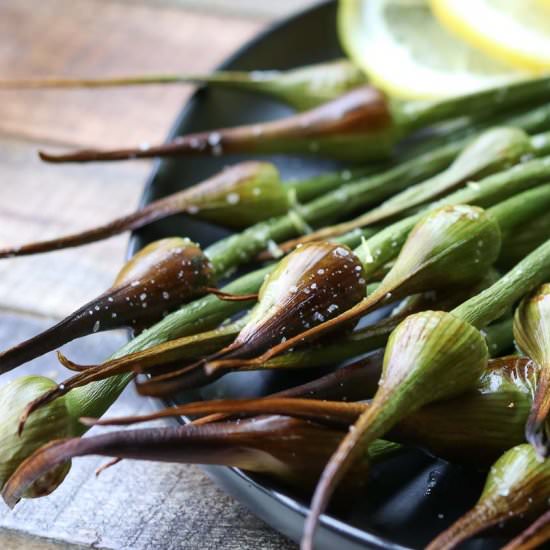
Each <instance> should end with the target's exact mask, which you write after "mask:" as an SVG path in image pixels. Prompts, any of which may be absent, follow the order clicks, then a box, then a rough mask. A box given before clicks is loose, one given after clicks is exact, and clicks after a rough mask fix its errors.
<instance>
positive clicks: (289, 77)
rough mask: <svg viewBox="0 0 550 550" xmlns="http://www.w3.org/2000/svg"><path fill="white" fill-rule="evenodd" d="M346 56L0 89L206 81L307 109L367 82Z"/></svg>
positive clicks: (28, 82)
mask: <svg viewBox="0 0 550 550" xmlns="http://www.w3.org/2000/svg"><path fill="white" fill-rule="evenodd" d="M366 80H367V79H366V77H365V75H364V74H363V72H362V71H361V70H360V69H359V68H357V67H356V66H355V65H354V64H353V63H351V61H349V60H348V59H335V60H333V61H327V62H325V63H316V64H314V65H306V66H303V67H297V68H296V69H291V70H288V71H275V70H272V71H251V72H245V71H216V72H214V73H211V74H204V75H200V74H199V75H194V74H156V75H155V74H150V75H134V76H119V77H106V78H61V77H50V78H29V79H17V80H15V79H13V80H2V81H0V90H2V89H8V90H9V89H19V90H20V89H48V88H56V89H72V88H107V87H119V86H146V85H152V84H207V85H208V86H209V87H213V88H222V89H230V90H238V91H243V92H254V93H259V94H265V95H268V96H272V97H274V98H276V99H279V100H281V101H283V102H285V103H288V104H289V105H290V106H291V107H294V108H295V109H298V110H305V109H310V108H312V107H316V106H317V105H320V104H321V103H324V102H326V101H329V100H331V99H335V98H337V97H338V96H340V95H342V94H343V93H345V92H347V91H349V90H351V89H353V88H356V87H357V86H360V85H362V84H365V83H366Z"/></svg>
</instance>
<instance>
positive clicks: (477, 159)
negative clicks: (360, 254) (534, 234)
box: [279, 127, 535, 251]
mask: <svg viewBox="0 0 550 550" xmlns="http://www.w3.org/2000/svg"><path fill="white" fill-rule="evenodd" d="M532 139H535V138H532ZM533 152H534V147H533V146H532V145H531V139H530V138H529V136H528V135H527V134H526V133H525V132H524V131H523V130H521V129H519V128H511V127H496V128H491V129H489V130H486V131H484V132H482V133H481V134H480V135H479V136H478V137H476V138H474V139H472V140H471V141H470V142H469V143H468V144H467V145H466V146H465V147H464V149H463V150H462V151H461V153H460V154H459V155H458V156H457V157H456V159H455V160H454V161H453V162H452V163H451V165H450V166H449V167H448V168H446V169H445V170H443V171H442V172H439V173H438V174H436V175H434V176H432V177H431V178H428V179H427V180H425V181H423V182H421V183H417V184H416V185H413V186H411V187H409V188H407V189H405V190H404V191H401V192H400V193H398V194H396V195H394V196H393V197H390V198H389V199H387V200H386V201H384V202H383V203H382V204H380V205H379V206H377V207H376V208H374V209H372V210H370V211H369V212H366V213H365V214H363V215H361V216H359V217H358V218H355V219H353V220H351V221H347V222H343V223H340V224H337V225H333V226H330V227H326V228H323V229H319V230H318V231H315V232H313V233H310V234H308V235H306V236H304V237H300V238H298V239H294V240H291V241H287V242H286V243H283V244H281V245H279V248H281V249H282V250H284V251H288V250H292V249H293V248H295V247H296V245H297V244H299V243H305V242H311V241H316V240H327V239H331V238H334V237H336V236H338V235H342V234H344V233H347V232H349V231H352V230H354V229H356V228H360V227H366V226H368V225H372V224H375V223H381V222H383V221H385V220H388V219H392V218H395V217H396V216H398V215H403V214H404V213H406V212H407V211H410V210H411V209H412V208H414V207H415V206H419V205H421V204H424V203H427V202H429V201H433V200H435V199H437V198H438V197H440V196H442V195H445V194H447V193H449V192H450V191H453V190H454V189H456V188H457V187H459V186H462V185H464V184H466V183H467V182H470V181H471V180H477V179H480V178H484V177H486V176H488V175H490V174H492V173H495V172H501V171H502V170H505V169H507V168H509V167H511V166H514V165H515V164H517V163H518V162H519V161H520V159H521V158H522V157H525V156H526V155H529V154H532V153H533ZM477 185H479V184H477Z"/></svg>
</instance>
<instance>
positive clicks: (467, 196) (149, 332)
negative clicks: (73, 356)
mask: <svg viewBox="0 0 550 550" xmlns="http://www.w3.org/2000/svg"><path fill="white" fill-rule="evenodd" d="M409 168H410V167H409ZM549 170H550V167H549V166H548V162H547V161H546V160H545V159H535V160H532V161H528V162H526V163H524V164H523V165H522V167H521V171H519V169H515V171H514V172H513V173H511V174H508V175H506V177H503V176H502V175H501V174H498V175H495V176H492V177H491V181H489V182H487V183H485V184H484V185H483V186H482V187H480V188H479V189H477V188H469V187H468V188H465V189H462V190H460V191H457V192H455V193H453V197H454V198H453V199H447V200H454V201H456V202H457V203H462V202H466V203H467V202H471V201H474V202H479V203H481V204H494V203H495V202H498V201H499V200H503V199H505V198H508V197H510V196H512V195H514V194H515V193H518V192H521V191H524V190H525V189H529V188H531V187H533V186H534V185H537V184H538V183H539V182H540V181H544V178H545V177H547V175H548V173H549ZM405 174H406V173H405ZM402 177H403V176H402ZM375 179H376V178H375ZM398 179H399V178H398ZM368 181H369V180H367V183H365V182H363V183H360V184H358V187H359V186H361V187H362V193H363V195H361V194H359V195H353V194H351V193H349V194H346V197H347V200H346V201H345V202H337V201H335V197H332V198H326V199H325V197H322V201H321V202H319V203H317V201H313V202H312V203H311V205H312V206H311V208H310V209H307V207H308V205H304V207H303V208H304V210H305V213H307V214H308V215H313V213H314V212H317V213H318V212H320V211H321V212H322V213H323V214H326V213H327V212H328V211H330V209H331V208H332V209H333V210H332V211H333V212H334V211H336V210H338V209H341V208H342V207H343V206H347V205H348V204H349V203H350V202H354V200H355V198H356V197H358V196H368V195H369V191H368V187H369V185H368ZM370 181H372V180H370ZM379 183H380V184H381V187H383V184H382V182H381V181H380V180H379ZM348 185H349V186H351V185H353V184H348ZM358 187H357V188H355V189H358ZM344 188H346V189H350V187H348V186H344ZM329 195H331V194H330V193H328V194H327V197H328V196H329ZM318 201H319V199H318ZM314 203H317V205H316V207H315V208H313V204H314ZM542 204H544V203H542ZM516 211H518V212H519V211H521V209H520V208H515V209H514V210H511V212H512V213H513V212H516ZM304 215H305V214H304ZM531 215H534V214H531ZM421 217H422V216H421V215H414V216H411V217H409V218H408V219H406V220H403V221H401V222H397V223H396V224H393V225H392V226H390V227H388V228H387V229H384V230H382V231H381V232H379V233H377V234H376V235H374V236H371V237H369V238H368V239H367V241H366V243H365V245H362V246H361V248H362V249H363V251H364V252H368V253H369V254H367V256H368V258H369V260H370V259H372V262H370V261H369V262H366V263H365V264H364V267H365V266H366V269H365V271H366V274H367V278H369V277H372V274H373V273H375V272H376V271H379V270H380V268H381V267H383V266H384V264H386V263H387V262H388V261H391V260H392V259H393V258H394V257H395V255H396V254H397V252H398V250H399V248H400V246H401V243H403V242H404V240H405V238H406V236H407V234H408V233H409V232H410V230H411V229H412V227H413V226H414V224H415V223H416V222H417V221H418V220H419V219H421ZM510 218H513V216H510ZM286 219H287V220H288V218H286ZM285 224H286V225H285ZM285 224H283V223H281V222H277V223H262V224H259V225H258V226H257V227H255V228H251V229H250V231H249V230H247V231H245V232H244V233H243V234H241V235H240V236H239V235H237V236H233V237H230V238H229V239H228V240H226V242H225V244H224V245H220V246H218V247H211V254H209V257H210V258H211V261H212V263H213V265H214V268H215V269H214V271H215V273H216V274H221V273H224V271H225V270H227V269H229V268H231V267H232V266H234V265H235V263H236V261H237V260H238V259H239V258H240V256H241V254H242V251H245V252H246V254H247V256H246V257H247V258H251V257H253V255H254V254H256V253H257V252H258V251H259V250H261V249H262V248H263V247H265V242H266V239H269V238H275V239H278V240H280V239H281V235H283V237H282V238H285V236H286V237H288V236H290V235H292V231H295V228H294V225H293V224H292V223H291V222H285ZM260 233H261V235H260ZM260 237H262V239H264V240H262V239H260ZM357 240H358V237H357V235H356V234H355V233H353V235H351V237H349V238H348V239H347V242H349V243H350V244H351V243H352V242H357ZM258 242H259V245H258V246H260V248H257V246H256V243H258ZM237 243H238V245H237ZM250 243H254V246H252V245H251V244H250ZM396 245H397V246H396ZM236 250H238V251H239V252H238V254H237V253H236V252H235V251H236ZM273 269H274V267H273V266H270V267H267V268H262V269H259V270H257V271H254V272H252V273H249V274H247V275H244V276H242V277H240V278H238V279H237V280H235V281H233V282H232V283H230V284H229V285H227V286H225V287H224V288H223V289H222V290H224V291H225V292H227V293H232V294H249V293H253V292H257V291H258V289H259V288H260V286H261V284H262V282H263V281H264V277H265V275H266V274H268V273H269V272H270V271H271V270H273ZM542 282H543V280H541V281H540V283H542ZM535 286H536V285H535ZM519 297H521V296H518V299H519ZM244 307H245V304H244V303H242V302H228V301H221V300H219V299H218V298H217V297H216V296H214V295H211V294H210V295H206V296H203V297H201V298H199V299H196V300H194V301H192V302H190V303H189V304H185V305H183V306H181V307H180V308H179V309H178V310H176V311H174V312H173V313H170V314H168V315H167V316H166V317H165V318H164V319H162V320H161V321H159V322H158V323H157V324H155V325H154V326H153V327H151V328H150V329H146V330H144V331H143V332H142V333H140V334H139V335H138V336H136V337H135V338H134V339H133V340H132V341H130V342H129V343H128V344H126V345H125V346H124V347H123V348H121V349H120V350H119V351H118V352H117V353H116V354H115V357H122V356H123V355H127V354H129V353H134V352H137V351H140V350H144V349H147V348H149V347H152V346H155V345H157V344H161V343H163V342H166V341H168V340H171V339H174V338H179V337H182V336H186V335H192V334H196V333H198V332H201V331H205V330H209V329H213V328H215V327H216V326H218V325H219V323H221V322H223V321H224V320H225V319H227V318H228V317H230V316H232V315H233V314H235V313H237V312H238V311H240V310H242V309H243V308H244ZM275 359H276V360H278V359H282V358H275ZM130 379H131V378H129V376H128V375H121V376H112V377H109V378H107V379H105V380H101V381H99V382H96V383H91V384H89V385H88V386H85V387H83V388H78V389H76V390H73V392H76V393H79V392H82V394H85V395H88V396H89V399H88V402H87V406H88V408H89V409H93V412H88V413H87V414H88V415H90V416H101V415H102V414H103V412H104V411H105V410H106V409H107V408H108V406H110V404H111V403H112V402H113V401H114V399H116V397H117V396H118V394H119V393H120V391H121V388H123V387H124V386H125V385H126V384H127V383H128V381H129V380H130ZM71 393H72V392H71ZM99 396H101V397H99Z"/></svg>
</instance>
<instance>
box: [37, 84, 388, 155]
mask: <svg viewBox="0 0 550 550" xmlns="http://www.w3.org/2000/svg"><path fill="white" fill-rule="evenodd" d="M396 131H397V130H396V129H395V127H394V126H393V124H392V114H391V112H390V107H389V105H388V101H387V100H386V98H385V97H384V95H383V93H382V92H380V91H379V90H377V89H376V88H373V87H372V86H368V85H363V86H360V87H358V88H355V89H353V90H351V91H349V92H347V93H345V94H343V95H341V96H339V97H337V98H335V99H332V100H330V101H327V102H326V103H323V104H321V105H319V106H317V107H314V108H312V109H310V110H307V111H304V112H302V113H299V114H294V115H290V116H287V117H285V118H282V119H279V120H274V121H270V122H262V123H257V124H251V125H246V126H236V127H232V128H219V129H217V130H212V131H206V132H197V133H193V134H187V135H184V136H180V137H177V138H175V139H174V140H173V141H172V142H170V143H166V144H161V145H153V146H150V147H147V148H145V147H141V148H140V147H135V148H134V147H131V148H125V149H116V150H101V149H85V150H81V151H76V152H74V153H66V154H59V155H58V154H50V153H44V152H40V158H42V160H45V161H48V162H91V161H113V160H126V159H137V158H151V157H159V156H163V157H164V156H181V155H200V156H212V155H214V156H217V155H222V154H232V153H255V154H256V153H291V154H294V153H296V154H315V155H324V156H329V157H333V158H337V159H340V160H348V161H359V162H363V163H364V162H366V161H369V160H372V159H380V158H385V157H388V156H389V155H390V153H391V150H392V147H393V144H394V142H395V139H396Z"/></svg>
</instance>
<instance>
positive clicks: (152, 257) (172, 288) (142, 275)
mask: <svg viewBox="0 0 550 550" xmlns="http://www.w3.org/2000/svg"><path fill="white" fill-rule="evenodd" d="M213 284H214V278H213V271H212V265H211V264H210V261H209V260H208V258H207V257H206V256H205V255H204V253H203V252H202V250H201V249H200V248H199V246H198V245H196V244H194V243H192V242H191V241H190V240H189V239H182V238H179V237H173V238H171V239H162V240H160V241H155V242H153V243H151V244H150V245H148V246H146V247H145V248H143V249H142V250H141V251H140V252H138V253H137V254H136V255H135V256H134V257H133V258H131V259H130V260H129V261H128V262H127V263H126V264H125V265H124V267H123V268H122V269H121V270H120V272H119V273H118V275H117V276H116V278H115V281H114V283H113V286H112V287H111V288H110V289H108V290H107V291H106V292H104V293H103V294H101V295H100V296H98V297H97V298H95V299H93V300H91V301H90V302H88V303H87V304H85V305H83V306H82V307H80V308H79V309H77V310H76V311H74V312H73V313H71V314H70V315H69V316H67V317H66V318H65V319H63V320H62V321H60V322H59V323H57V324H56V325H55V326H53V327H51V328H49V329H47V330H45V331H44V332H42V333H40V334H38V335H36V336H34V337H32V338H30V339H29V340H26V341H24V342H22V343H20V344H18V345H16V346H14V347H12V348H10V349H8V350H6V351H4V352H2V353H0V373H5V372H8V371H9V370H11V369H13V368H15V367H17V366H19V365H21V364H23V363H25V362H27V361H30V360H31V359H34V358H35V357H39V356H40V355H43V354H44V353H47V352H48V351H51V350H54V349H56V348H58V347H60V346H62V345H63V344H66V343H67V342H70V341H71V340H74V339H76V338H79V337H81V336H85V335H87V334H92V333H95V332H98V331H104V330H111V329H114V328H120V327H130V328H133V329H134V330H137V331H139V330H141V329H142V328H143V327H144V326H149V325H151V324H153V323H154V322H156V321H158V320H160V319H162V317H163V315H164V314H165V313H166V312H168V311H172V310H174V309H176V308H178V307H179V306H180V305H181V304H182V303H185V302H189V301H190V300H192V299H193V298H196V297H197V296H201V295H202V294H204V293H205V292H207V291H208V290H209V288H210V287H211V285H213Z"/></svg>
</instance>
